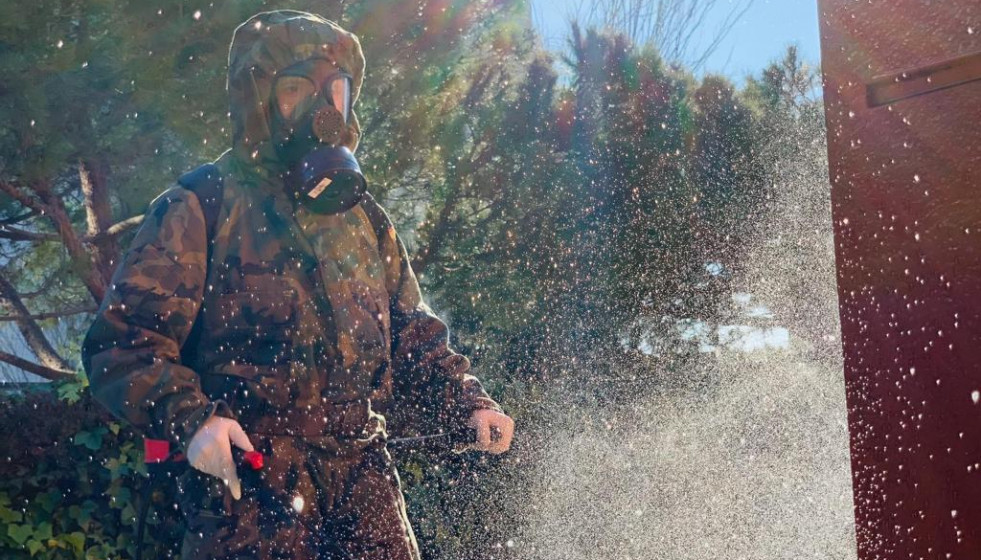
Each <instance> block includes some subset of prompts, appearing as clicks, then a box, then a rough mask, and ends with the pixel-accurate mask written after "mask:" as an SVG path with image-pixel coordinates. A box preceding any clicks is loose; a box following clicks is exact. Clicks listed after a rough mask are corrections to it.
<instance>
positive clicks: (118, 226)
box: [85, 214, 143, 243]
mask: <svg viewBox="0 0 981 560" xmlns="http://www.w3.org/2000/svg"><path fill="white" fill-rule="evenodd" d="M142 223H143V215H142V214H139V215H136V216H133V217H131V218H126V219H125V220H123V221H121V222H116V223H115V224H112V225H111V226H109V227H108V228H106V229H105V231H101V232H99V233H98V234H96V235H95V236H93V237H87V238H85V240H86V241H90V242H92V243H99V242H101V241H102V240H104V239H115V238H117V237H119V236H120V235H122V234H124V233H126V232H127V231H129V230H131V229H133V228H135V227H139V225H140V224H142Z"/></svg>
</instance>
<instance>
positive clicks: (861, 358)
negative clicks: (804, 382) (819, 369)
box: [818, 0, 981, 560]
mask: <svg viewBox="0 0 981 560" xmlns="http://www.w3.org/2000/svg"><path fill="white" fill-rule="evenodd" d="M818 7H819V10H820V18H821V41H822V66H823V72H824V80H825V83H824V96H825V103H826V116H827V123H828V154H829V158H830V164H831V166H830V170H831V185H832V187H831V188H832V195H831V200H832V205H833V216H834V233H835V244H836V258H837V270H838V290H839V292H838V293H839V305H840V312H841V328H842V345H843V351H844V358H845V377H846V387H847V402H848V414H849V416H848V418H849V428H850V432H851V453H852V473H853V486H854V497H855V522H856V536H857V541H858V549H859V557H860V558H862V559H863V560H871V559H886V558H888V559H907V558H912V559H918V558H939V559H945V560H946V559H948V558H953V559H957V558H981V402H979V401H981V249H979V248H981V1H979V0H934V1H930V0H888V1H882V0H878V1H873V0H863V1H856V0H819V2H818Z"/></svg>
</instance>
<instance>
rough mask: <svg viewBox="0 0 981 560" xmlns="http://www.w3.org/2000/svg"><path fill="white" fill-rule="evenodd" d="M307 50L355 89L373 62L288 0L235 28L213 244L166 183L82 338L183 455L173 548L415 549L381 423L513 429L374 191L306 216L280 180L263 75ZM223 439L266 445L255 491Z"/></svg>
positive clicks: (387, 426)
mask: <svg viewBox="0 0 981 560" xmlns="http://www.w3.org/2000/svg"><path fill="white" fill-rule="evenodd" d="M311 60H316V61H317V63H318V64H319V63H329V64H331V65H332V66H333V67H336V68H339V69H341V70H343V71H345V72H347V73H348V74H350V75H351V76H352V78H353V80H352V88H351V102H352V105H353V102H354V101H356V100H357V96H358V93H359V91H360V89H361V85H362V80H363V75H364V64H365V61H364V57H363V55H362V52H361V46H360V44H359V41H358V39H357V37H356V36H355V35H353V34H351V33H349V32H347V31H345V30H344V29H342V28H341V27H339V26H338V25H337V24H336V23H334V22H332V21H329V20H326V19H323V18H321V17H319V16H315V15H312V14H307V13H303V12H295V11H276V12H265V13H261V14H257V15H255V16H253V17H252V18H250V19H249V20H248V21H246V22H244V23H243V24H242V25H240V26H239V27H238V28H237V29H236V30H235V33H234V37H233V39H232V43H231V47H230V51H229V59H228V64H229V69H228V82H227V88H228V92H229V95H230V107H231V117H232V121H233V124H234V135H233V146H232V148H231V149H230V150H229V151H227V152H225V153H224V154H223V155H222V156H221V157H220V158H219V159H218V160H217V161H216V162H215V164H216V166H217V168H218V169H219V170H220V171H221V175H222V177H223V179H224V191H223V193H224V195H223V198H222V200H221V205H220V210H219V213H218V219H217V222H216V227H215V232H214V237H213V240H212V245H211V247H210V250H209V239H208V232H207V228H206V220H205V217H204V213H203V210H202V205H201V201H200V200H199V199H198V198H197V196H196V195H195V194H194V193H193V192H192V191H190V190H188V189H186V188H184V187H182V186H180V185H177V184H175V185H174V186H171V187H170V188H168V189H167V190H165V191H164V192H163V193H162V194H160V195H159V196H158V197H157V198H155V199H154V200H153V201H152V202H151V204H150V206H149V210H148V211H147V213H146V216H145V218H144V221H143V224H142V226H141V227H140V229H139V230H138V232H137V233H136V235H135V238H134V239H133V241H132V244H131V246H130V248H129V249H128V251H127V252H126V253H125V255H124V256H123V258H122V260H121V262H120V263H119V266H118V268H117V269H116V271H115V273H114V276H113V279H112V283H111V288H110V290H109V291H108V293H107V294H106V297H105V299H104V301H103V302H102V304H101V306H100V307H99V309H98V311H97V313H96V318H95V322H94V323H93V325H92V327H91V328H90V330H89V332H88V334H87V336H86V338H85V341H84V343H83V350H82V355H83V364H84V366H85V369H86V371H87V373H88V375H89V382H90V386H91V390H92V393H93V395H94V396H95V398H96V399H97V400H98V401H99V402H100V403H102V404H103V405H104V406H106V407H107V408H108V409H109V410H110V411H112V413H113V414H115V415H116V416H118V417H120V418H122V419H124V420H125V421H127V422H128V423H130V424H131V425H133V426H134V427H136V428H137V429H139V430H141V431H142V432H143V433H144V434H145V435H146V436H147V437H150V438H156V439H165V440H168V441H170V442H172V444H173V445H175V446H176V448H177V449H178V450H180V451H183V452H186V454H187V457H188V460H189V462H190V464H191V466H193V467H195V468H193V469H187V471H186V472H185V473H184V474H183V475H182V476H181V477H180V480H179V481H178V488H179V490H180V495H179V496H178V501H179V503H180V506H181V508H182V510H183V512H184V515H185V516H186V517H185V519H186V522H187V530H186V533H185V538H184V542H183V543H182V557H183V558H185V559H197V558H262V559H265V558H296V559H300V558H302V559H312V558H352V559H353V558H359V559H400V560H401V559H418V558H419V557H420V555H419V550H418V546H417V544H416V541H415V537H414V535H413V532H412V528H411V526H410V524H409V521H408V519H407V517H406V509H405V503H404V500H403V497H402V494H401V489H400V482H399V477H398V473H397V472H396V470H395V468H394V466H393V464H392V459H391V456H390V455H389V453H388V451H387V448H386V440H387V438H388V432H389V431H390V430H392V429H396V430H410V429H412V428H414V429H416V430H421V431H426V430H452V429H455V427H458V426H460V425H470V426H472V427H474V428H475V429H476V430H477V432H478V435H479V438H478V442H477V443H476V444H475V448H477V449H480V450H484V451H489V452H492V453H500V452H503V451H505V450H507V449H508V447H509V445H510V440H511V434H512V432H513V422H512V421H511V419H510V418H508V417H507V416H506V415H505V414H503V413H502V412H501V408H500V407H499V406H498V404H497V403H495V402H494V401H493V400H492V399H491V398H490V397H489V396H488V395H487V393H486V392H485V391H484V390H483V388H482V387H481V384H480V383H479V381H478V380H477V379H476V378H475V377H473V376H472V375H470V374H469V373H468V370H469V361H468V359H467V358H466V357H465V356H462V355H460V354H458V353H456V352H454V351H453V350H452V349H451V348H450V347H449V345H448V342H449V339H448V331H447V327H446V325H445V324H444V323H443V322H442V321H441V320H440V319H439V318H437V317H436V316H435V315H434V314H433V312H432V310H431V309H430V308H429V307H428V306H427V305H426V303H425V302H424V301H423V298H422V295H421V293H420V289H419V284H418V282H417V280H416V277H415V275H414V274H413V271H412V269H411V268H410V266H409V259H408V255H407V253H406V249H405V247H404V245H403V243H402V241H401V239H400V238H399V235H398V234H397V233H396V231H395V228H394V227H393V226H392V223H391V221H390V220H389V219H388V216H387V214H385V212H384V210H382V209H381V207H380V206H378V205H377V203H376V202H375V201H374V200H373V199H372V198H371V197H370V196H368V197H366V198H365V199H364V200H362V202H360V203H359V204H358V205H357V206H355V207H354V208H352V209H350V210H348V211H345V212H340V213H336V214H314V213H312V212H309V211H307V210H306V209H305V208H304V207H303V206H302V205H297V204H296V203H295V202H294V200H293V199H291V198H290V197H289V196H287V195H286V193H285V192H284V187H283V178H282V176H283V173H284V171H285V169H286V164H285V163H284V162H282V161H280V159H279V157H278V156H277V152H276V150H275V149H273V147H272V142H271V133H270V130H271V123H270V104H272V103H274V102H275V99H274V97H273V96H272V88H273V83H274V78H275V76H276V75H277V73H278V72H280V71H282V70H283V69H284V68H287V67H289V66H291V65H295V64H296V63H298V62H304V61H307V62H309V61H311ZM279 108H280V109H281V110H283V111H289V110H290V108H289V107H287V106H285V105H282V106H279ZM359 138H360V127H359V124H358V121H357V117H356V116H355V115H353V113H352V118H351V119H350V120H349V122H348V123H347V130H346V131H345V133H344V134H343V135H342V143H343V145H345V146H347V147H348V148H349V149H350V150H351V151H352V152H353V151H354V150H355V149H356V148H357V145H358V140H359ZM372 215H374V216H375V217H376V219H375V221H376V222H377V217H379V216H380V217H381V218H382V219H383V220H384V223H383V227H382V228H378V227H377V225H375V226H374V227H373V224H372V218H371V216H372ZM209 259H210V260H209ZM199 313H200V314H199ZM196 319H197V324H198V326H196V327H195V329H194V330H195V331H196V332H195V333H193V336H192V325H194V324H195V320H196ZM492 429H495V430H498V431H499V432H500V433H501V438H500V439H498V440H496V441H493V440H492V439H491V437H490V433H491V430H492ZM417 433H418V432H417ZM233 446H234V447H236V448H241V449H244V450H252V449H255V450H258V451H260V452H261V453H263V454H264V455H265V458H266V460H265V466H264V468H263V469H262V471H261V472H262V474H261V480H260V481H259V486H262V487H264V490H263V491H262V492H250V488H249V484H248V481H246V486H245V492H244V493H243V492H242V487H241V486H240V482H239V478H238V477H237V475H236V471H235V468H234V462H233V460H232V452H231V449H232V448H233ZM270 496H271V497H272V498H270ZM269 499H273V500H278V501H279V502H280V503H279V504H278V505H277V507H271V506H270V504H269V503H268V500H269ZM260 500H266V503H262V502H261V501H260ZM282 502H287V503H285V504H283V503H282ZM284 510H285V513H284Z"/></svg>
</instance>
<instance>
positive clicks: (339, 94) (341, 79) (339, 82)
mask: <svg viewBox="0 0 981 560" xmlns="http://www.w3.org/2000/svg"><path fill="white" fill-rule="evenodd" d="M328 87H329V88H330V89H329V91H330V99H331V103H332V104H333V105H334V108H335V109H337V110H338V111H339V112H340V113H341V116H342V117H343V118H344V124H347V123H348V121H349V120H350V117H351V76H348V75H347V74H339V75H338V76H337V77H336V78H334V79H333V80H331V82H330V84H328Z"/></svg>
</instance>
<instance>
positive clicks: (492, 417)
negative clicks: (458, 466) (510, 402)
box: [467, 409, 514, 455]
mask: <svg viewBox="0 0 981 560" xmlns="http://www.w3.org/2000/svg"><path fill="white" fill-rule="evenodd" d="M467 424H468V425H469V426H471V427H473V428H476V430H477V442H476V444H475V445H474V446H473V449H476V450H477V451H489V452H491V453H493V454H495V455H496V454H498V453H504V452H505V451H507V450H508V448H510V447H511V437H512V436H513V435H514V420H512V419H511V417H510V416H508V415H507V414H503V413H500V412H497V411H496V410H490V409H481V410H475V411H474V413H473V415H471V416H470V420H469V421H468V422H467ZM492 430H493V431H494V432H496V433H498V434H500V437H496V434H495V437H494V438H492V437H491V431H492Z"/></svg>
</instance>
